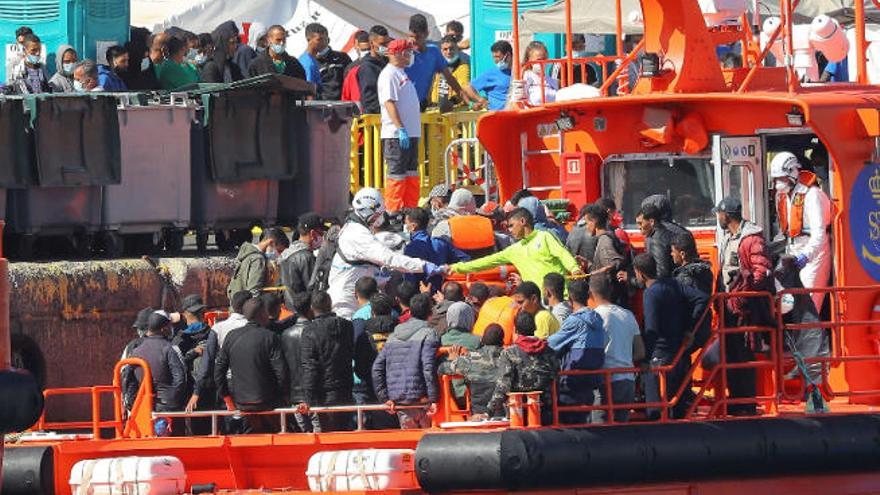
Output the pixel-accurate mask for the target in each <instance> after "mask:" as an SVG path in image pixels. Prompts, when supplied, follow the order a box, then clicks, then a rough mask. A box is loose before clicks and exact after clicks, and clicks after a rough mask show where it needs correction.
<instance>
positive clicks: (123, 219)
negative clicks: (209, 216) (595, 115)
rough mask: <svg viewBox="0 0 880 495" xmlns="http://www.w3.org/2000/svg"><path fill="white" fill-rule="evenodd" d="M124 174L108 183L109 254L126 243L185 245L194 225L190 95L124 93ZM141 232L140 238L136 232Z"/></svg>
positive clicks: (173, 248)
mask: <svg viewBox="0 0 880 495" xmlns="http://www.w3.org/2000/svg"><path fill="white" fill-rule="evenodd" d="M118 98H119V107H118V111H117V115H118V119H119V138H120V142H121V145H122V152H121V153H122V154H121V160H122V177H121V181H120V183H119V184H118V185H109V186H104V193H103V204H102V208H101V229H102V230H103V231H105V232H104V233H105V236H106V243H105V247H106V249H107V251H108V254H110V255H111V256H118V255H121V254H122V250H123V246H124V244H125V243H128V242H131V241H145V242H144V243H142V245H146V244H147V242H146V241H148V245H147V249H150V248H154V247H161V246H163V245H164V247H165V249H166V250H168V251H169V252H171V253H174V252H178V251H179V250H180V248H181V247H183V237H184V234H185V233H186V229H187V228H188V227H189V223H190V207H191V205H190V201H191V199H190V194H191V191H190V171H189V164H190V161H189V160H190V159H189V157H190V135H189V133H190V126H191V125H192V121H193V119H194V118H195V114H196V108H195V104H194V103H193V102H192V100H190V99H188V98H187V97H186V95H173V96H172V97H171V98H166V99H164V100H154V101H149V102H145V101H141V100H140V99H139V98H132V97H131V96H127V95H119V96H118ZM136 234H140V235H138V236H137V237H138V238H135V237H134V235H136Z"/></svg>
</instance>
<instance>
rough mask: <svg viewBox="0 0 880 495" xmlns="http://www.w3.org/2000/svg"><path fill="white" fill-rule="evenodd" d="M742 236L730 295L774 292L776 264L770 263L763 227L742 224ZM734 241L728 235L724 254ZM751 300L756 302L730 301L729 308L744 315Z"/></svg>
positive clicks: (723, 245) (729, 289)
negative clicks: (774, 265)
mask: <svg viewBox="0 0 880 495" xmlns="http://www.w3.org/2000/svg"><path fill="white" fill-rule="evenodd" d="M739 235H740V237H739V239H740V241H739V247H738V248H737V257H738V263H739V270H738V272H737V273H736V274H735V276H734V277H733V278H732V279H731V281H730V284H729V286H728V287H727V292H751V291H770V292H772V291H773V290H774V288H775V286H774V282H773V276H772V274H773V262H772V261H771V260H770V252H769V250H768V249H767V243H766V242H765V241H764V234H763V230H762V229H761V227H760V226H758V225H756V224H754V223H752V222H749V221H747V220H743V223H742V225H741V226H740V233H739ZM733 240H734V239H733V236H731V235H730V233H729V232H728V233H725V235H724V240H723V241H722V243H721V252H722V253H726V252H727V250H728V249H727V246H728V244H729V243H730V242H731V241H733ZM749 299H754V298H742V297H732V298H730V299H728V300H727V307H728V309H730V310H731V311H732V312H733V313H734V314H742V313H743V309H744V308H745V306H746V304H747V303H749V302H750V301H749ZM753 305H754V304H753ZM765 316H768V315H765Z"/></svg>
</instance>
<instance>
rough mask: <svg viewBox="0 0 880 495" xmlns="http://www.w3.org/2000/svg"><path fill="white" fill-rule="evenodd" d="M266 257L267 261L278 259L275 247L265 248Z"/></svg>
mask: <svg viewBox="0 0 880 495" xmlns="http://www.w3.org/2000/svg"><path fill="white" fill-rule="evenodd" d="M266 259H268V260H269V261H275V260H277V259H278V251H275V248H273V247H270V248H269V249H267V250H266Z"/></svg>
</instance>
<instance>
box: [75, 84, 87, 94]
mask: <svg viewBox="0 0 880 495" xmlns="http://www.w3.org/2000/svg"><path fill="white" fill-rule="evenodd" d="M73 89H74V91H77V92H80V93H82V92H83V91H85V90H86V87H85V86H83V83H82V81H73Z"/></svg>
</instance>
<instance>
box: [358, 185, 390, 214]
mask: <svg viewBox="0 0 880 495" xmlns="http://www.w3.org/2000/svg"><path fill="white" fill-rule="evenodd" d="M351 208H352V209H353V210H354V212H355V214H357V216H359V217H360V218H361V219H363V220H369V219H370V218H371V217H373V216H375V215H377V214H379V213H383V212H384V211H385V202H384V201H383V200H382V193H380V192H379V191H378V190H377V189H373V188H372V187H365V188H363V189H361V190H360V191H358V192H357V193H356V194H355V195H354V200H353V201H352V202H351Z"/></svg>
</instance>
